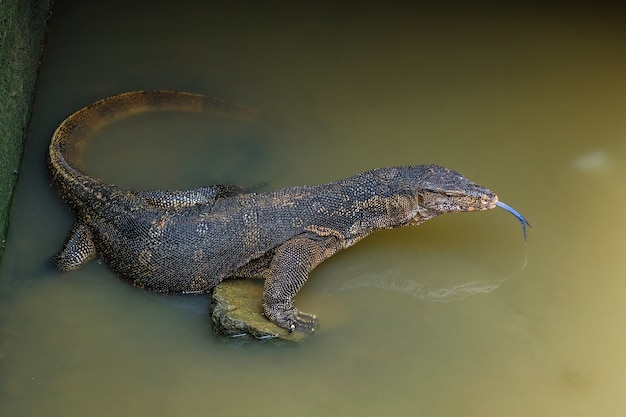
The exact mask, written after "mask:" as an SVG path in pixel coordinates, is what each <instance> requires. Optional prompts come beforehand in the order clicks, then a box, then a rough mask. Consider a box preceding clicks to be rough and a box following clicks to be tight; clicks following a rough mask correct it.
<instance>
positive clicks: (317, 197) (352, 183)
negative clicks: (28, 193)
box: [48, 91, 525, 332]
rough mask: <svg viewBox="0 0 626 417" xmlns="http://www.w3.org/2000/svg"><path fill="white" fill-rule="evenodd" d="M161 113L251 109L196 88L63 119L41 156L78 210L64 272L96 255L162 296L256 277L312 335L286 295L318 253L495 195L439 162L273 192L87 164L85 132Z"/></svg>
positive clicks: (285, 321) (310, 319)
mask: <svg viewBox="0 0 626 417" xmlns="http://www.w3.org/2000/svg"><path fill="white" fill-rule="evenodd" d="M158 110H184V111H208V112H213V113H218V114H223V115H227V116H234V117H240V118H249V117H252V116H253V115H254V111H252V110H250V109H247V108H245V107H242V106H238V105H235V104H232V103H229V102H226V101H224V100H219V99H215V98H210V97H206V96H203V95H199V94H192V93H182V92H173V91H135V92H129V93H123V94H120V95H116V96H112V97H109V98H106V99H103V100H100V101H98V102H96V103H94V104H92V105H89V106H87V107H85V108H82V109H80V110H78V111H77V112H75V113H74V114H72V115H71V116H69V117H68V118H67V119H66V120H65V121H63V122H62V123H61V125H60V126H59V127H58V128H57V129H56V131H55V132H54V134H53V137H52V140H51V143H50V147H49V154H48V169H49V172H50V175H51V179H52V182H53V184H54V186H55V187H56V189H57V191H58V193H59V195H60V196H61V197H62V199H63V200H64V201H65V202H66V203H67V205H68V206H69V207H70V209H71V210H72V211H73V212H74V214H75V216H76V221H75V223H74V225H73V227H72V229H71V231H70V233H69V236H68V238H67V240H66V242H65V245H64V247H63V249H62V251H61V252H60V253H59V254H57V255H55V256H54V257H53V258H52V259H53V261H54V262H55V263H56V265H57V267H58V268H59V269H60V270H63V271H69V270H73V269H76V268H79V267H80V266H81V265H83V264H84V263H86V262H87V261H89V260H90V259H93V258H94V257H96V256H97V255H99V256H100V257H101V258H102V259H103V260H104V262H105V263H106V265H107V266H108V267H109V268H110V269H111V270H112V271H114V272H115V273H116V274H117V275H119V276H121V277H123V278H125V279H126V280H128V281H130V282H131V283H132V284H133V285H135V286H136V287H139V288H142V289H146V290H152V291H157V292H161V293H203V292H209V291H211V289H212V288H213V287H215V286H216V285H217V284H218V283H219V282H221V281H222V280H224V279H226V278H236V277H262V278H265V283H264V291H263V296H262V304H263V309H264V314H265V315H266V317H267V318H268V319H270V320H272V321H273V322H274V323H276V324H277V325H279V326H281V327H283V328H286V329H288V330H289V331H294V330H301V331H305V332H313V331H314V330H315V329H316V328H317V326H318V324H317V323H318V321H317V318H316V317H315V316H314V315H312V314H307V313H304V312H302V311H299V310H298V309H296V307H295V306H294V301H293V299H294V297H295V295H296V294H297V293H298V291H299V290H300V288H301V287H302V286H303V285H304V283H305V282H306V280H307V278H308V276H309V273H310V272H311V271H312V270H313V269H314V268H315V267H316V266H317V265H319V264H320V263H321V262H322V261H324V260H325V259H327V258H329V257H330V256H332V255H334V254H335V253H337V252H338V251H339V250H341V249H345V248H348V247H350V246H352V245H354V244H355V243H356V242H358V241H359V240H361V239H363V238H364V237H366V236H367V235H369V234H370V233H373V232H376V231H379V230H384V229H391V228H397V227H403V226H413V225H418V224H420V223H423V222H425V221H426V220H428V219H432V218H434V217H436V216H438V215H440V214H444V213H454V212H466V211H479V210H489V209H492V208H494V207H496V205H498V203H499V202H498V197H497V196H496V194H494V193H493V192H492V191H490V190H488V189H486V188H483V187H481V186H479V185H476V184H474V183H473V182H471V181H470V180H468V179H467V178H465V177H464V176H463V175H461V174H460V173H458V172H456V171H453V170H449V169H447V168H444V167H441V166H437V165H414V166H395V167H385V168H377V169H372V170H369V171H365V172H362V173H359V174H356V175H354V176H351V177H348V178H344V179H341V180H338V181H335V182H330V183H327V184H321V185H308V186H294V187H288V188H282V189H278V190H275V191H271V192H251V191H249V190H245V189H242V188H239V187H235V186H230V185H213V186H208V187H202V188H197V189H192V190H182V191H179V190H139V191H138V190H127V189H121V188H119V187H117V186H115V185H111V184H106V183H104V182H102V181H101V180H99V179H97V178H94V177H92V176H90V175H88V174H87V173H86V172H85V170H84V169H83V167H82V164H81V161H80V150H81V148H82V145H83V144H84V142H85V140H86V139H87V138H88V136H89V135H90V134H91V133H93V132H94V131H96V130H97V129H99V128H101V127H102V126H104V125H106V124H109V123H111V122H113V121H115V120H118V119H120V118H124V117H128V116H129V115H132V114H136V113H141V112H145V111H158ZM501 207H502V205H501ZM506 207H508V206H506ZM509 211H510V210H509ZM514 214H516V215H518V214H519V213H517V212H514ZM518 219H520V222H522V225H524V223H525V219H523V217H521V215H519V216H518ZM522 220H523V221H522Z"/></svg>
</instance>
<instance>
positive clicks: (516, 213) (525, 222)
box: [496, 201, 532, 240]
mask: <svg viewBox="0 0 626 417" xmlns="http://www.w3.org/2000/svg"><path fill="white" fill-rule="evenodd" d="M496 206H498V207H500V208H503V209H505V210H506V211H508V212H509V213H511V214H512V215H514V216H515V217H516V218H517V220H519V222H520V223H521V224H522V230H523V231H524V240H526V225H528V227H532V226H531V225H530V223H528V220H526V219H525V218H524V216H522V215H521V214H520V212H519V211H517V210H515V209H514V208H513V207H511V206H509V205H508V204H505V203H503V202H502V201H498V202H497V203H496Z"/></svg>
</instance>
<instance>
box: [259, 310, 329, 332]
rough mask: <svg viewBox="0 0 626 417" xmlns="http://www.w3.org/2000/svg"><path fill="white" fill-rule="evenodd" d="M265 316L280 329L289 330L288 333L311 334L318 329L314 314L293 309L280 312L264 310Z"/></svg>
mask: <svg viewBox="0 0 626 417" xmlns="http://www.w3.org/2000/svg"><path fill="white" fill-rule="evenodd" d="M265 315H266V316H267V318H269V319H270V320H271V321H273V322H274V323H276V324H277V325H279V326H280V327H284V328H285V329H287V330H289V333H291V332H293V331H295V330H299V331H302V332H306V333H313V332H315V329H317V328H318V327H319V325H318V321H317V317H316V316H315V315H314V314H308V313H303V312H302V311H299V310H298V309H297V308H294V307H292V308H285V309H280V310H277V309H266V311H265Z"/></svg>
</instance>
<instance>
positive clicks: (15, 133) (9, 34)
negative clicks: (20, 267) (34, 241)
mask: <svg viewBox="0 0 626 417" xmlns="http://www.w3.org/2000/svg"><path fill="white" fill-rule="evenodd" d="M52 3H53V1H52V0H0V239H1V245H0V257H1V256H2V253H3V252H4V242H5V236H6V232H7V227H8V224H9V207H10V204H11V196H12V194H13V188H14V187H15V183H16V182H17V175H18V170H19V166H20V160H21V157H22V149H23V145H24V140H25V139H26V135H27V133H28V123H29V120H30V113H31V104H32V101H33V97H34V92H35V81H36V79H37V70H38V67H39V59H40V56H41V52H42V50H43V42H44V37H45V36H44V35H45V28H46V23H47V20H48V17H49V16H50V13H51V10H52Z"/></svg>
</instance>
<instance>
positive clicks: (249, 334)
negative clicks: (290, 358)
mask: <svg viewBox="0 0 626 417" xmlns="http://www.w3.org/2000/svg"><path fill="white" fill-rule="evenodd" d="M263 282H264V281H263V280H261V279H229V280H225V281H222V282H221V283H220V284H219V285H217V287H215V288H214V289H213V295H212V298H211V304H210V307H209V311H210V313H211V319H212V320H213V329H214V331H215V332H216V333H217V334H218V335H220V336H223V337H227V338H241V339H244V340H245V339H252V340H254V339H256V340H284V341H290V342H299V341H301V340H304V339H306V338H307V337H308V334H306V333H303V332H298V331H295V332H293V333H289V332H288V331H287V330H286V329H283V328H282V327H279V326H277V325H276V324H274V323H273V322H271V321H269V320H268V319H267V318H266V317H265V315H264V314H263V306H262V304H261V296H262V295H263Z"/></svg>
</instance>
